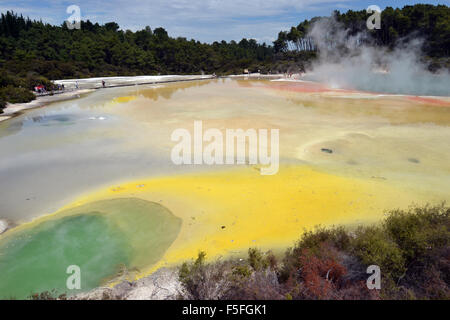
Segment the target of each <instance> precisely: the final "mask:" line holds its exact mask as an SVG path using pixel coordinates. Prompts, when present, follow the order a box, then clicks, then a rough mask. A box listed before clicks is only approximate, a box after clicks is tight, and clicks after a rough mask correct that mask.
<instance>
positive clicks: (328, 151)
mask: <svg viewBox="0 0 450 320" xmlns="http://www.w3.org/2000/svg"><path fill="white" fill-rule="evenodd" d="M320 151H322V152H326V153H333V150H331V149H327V148H322V149H320Z"/></svg>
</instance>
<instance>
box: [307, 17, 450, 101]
mask: <svg viewBox="0 0 450 320" xmlns="http://www.w3.org/2000/svg"><path fill="white" fill-rule="evenodd" d="M375 32H376V31H375ZM309 36H310V37H311V38H312V39H313V40H314V43H315V45H316V47H317V48H318V49H319V58H318V59H317V61H315V62H314V63H313V64H312V67H311V70H309V72H308V73H307V75H306V76H305V78H306V79H311V80H316V81H320V82H324V83H327V84H328V85H330V86H331V87H334V88H348V89H358V90H367V91H375V92H386V93H394V94H413V95H439V96H449V95H450V74H449V72H448V70H440V71H438V72H436V73H432V72H430V71H429V70H428V69H427V67H426V65H425V64H424V63H423V62H422V61H421V57H422V56H423V55H422V50H421V48H422V44H423V41H422V40H421V39H419V38H411V37H410V38H408V39H401V40H400V41H398V44H397V45H396V47H395V48H394V49H387V48H384V47H381V46H377V45H373V44H370V41H368V39H369V37H368V34H367V33H366V32H361V33H358V34H356V35H350V34H349V31H348V30H346V29H345V28H344V27H343V25H342V24H341V23H339V22H337V21H336V20H335V19H334V18H323V19H320V20H318V21H316V22H315V23H314V25H313V27H312V28H311V30H310V32H309Z"/></svg>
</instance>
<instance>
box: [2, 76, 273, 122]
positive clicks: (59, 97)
mask: <svg viewBox="0 0 450 320" xmlns="http://www.w3.org/2000/svg"><path fill="white" fill-rule="evenodd" d="M281 76H282V75H261V74H259V73H256V74H243V75H231V76H228V77H230V78H236V77H248V78H252V79H254V78H265V79H273V78H280V77H281ZM210 79H217V77H216V76H213V75H187V76H185V75H164V76H129V77H97V78H85V79H66V80H54V81H53V82H54V83H55V84H60V85H64V87H65V89H66V90H68V91H67V92H63V93H59V92H55V94H53V95H46V96H38V97H36V99H35V100H33V101H30V102H28V103H14V104H10V103H9V104H7V106H6V108H5V109H3V113H1V114H0V122H1V121H5V120H8V119H11V118H13V117H15V116H17V115H19V114H20V113H21V112H22V111H24V110H28V109H33V108H39V107H44V106H46V105H49V104H51V103H54V102H58V101H65V100H71V99H76V98H79V97H80V96H81V95H82V94H87V93H91V92H93V91H94V90H97V89H108V88H117V87H125V86H133V85H145V84H157V83H168V82H179V81H194V80H210ZM102 81H105V83H106V85H105V87H103V85H102ZM77 84H78V88H77Z"/></svg>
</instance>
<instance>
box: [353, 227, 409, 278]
mask: <svg viewBox="0 0 450 320" xmlns="http://www.w3.org/2000/svg"><path fill="white" fill-rule="evenodd" d="M353 253H354V254H355V256H356V257H358V258H359V259H360V260H361V262H362V263H363V264H364V265H367V266H368V265H378V266H379V267H380V269H381V272H382V273H383V275H390V276H392V277H394V278H396V279H398V278H399V277H401V276H402V275H403V274H404V273H405V271H406V266H405V258H404V256H403V253H402V251H401V249H400V248H399V247H398V245H397V244H396V243H395V242H394V241H392V240H391V239H389V237H388V235H387V234H386V233H384V232H383V230H382V229H381V228H379V227H363V228H359V229H358V230H357V231H356V237H355V239H354V240H353Z"/></svg>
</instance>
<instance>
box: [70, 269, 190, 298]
mask: <svg viewBox="0 0 450 320" xmlns="http://www.w3.org/2000/svg"><path fill="white" fill-rule="evenodd" d="M183 290H184V289H183V286H182V284H181V282H180V280H179V276H178V270H177V269H169V268H161V269H158V270H157V271H156V272H154V273H152V274H151V275H149V276H147V277H145V278H141V279H139V280H136V281H132V282H130V281H126V280H125V281H121V282H120V283H119V284H117V285H115V286H113V287H99V288H95V289H93V290H91V291H88V292H84V293H80V294H77V295H74V296H71V297H69V298H68V299H69V300H176V299H178V298H179V297H181V296H183Z"/></svg>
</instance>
